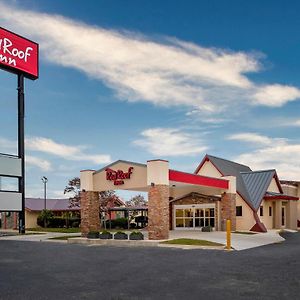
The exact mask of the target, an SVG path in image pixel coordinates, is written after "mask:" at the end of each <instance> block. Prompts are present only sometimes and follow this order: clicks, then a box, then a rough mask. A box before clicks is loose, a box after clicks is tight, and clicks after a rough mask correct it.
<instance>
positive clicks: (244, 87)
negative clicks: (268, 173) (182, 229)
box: [0, 0, 300, 200]
mask: <svg viewBox="0 0 300 300" xmlns="http://www.w3.org/2000/svg"><path fill="white" fill-rule="evenodd" d="M299 10H300V2H299V1H293V0H291V1H288V2H286V1H279V0H272V1H271V0H269V1H268V0H265V1H256V0H253V1H233V0H229V1H215V0H210V1H197V0H195V1H193V0H185V1H180V0H178V1H170V0H164V1H157V0H152V1H146V0H127V1H121V0H118V1H117V0H105V1H104V0H85V1H83V0H72V1H70V0H69V1H67V0H65V1H59V0H22V1H21V0H16V1H8V0H6V1H4V0H0V26H1V27H4V28H6V29H8V30H11V31H13V32H16V33H18V34H21V35H23V36H25V37H27V38H29V39H31V40H34V41H36V42H38V43H39V45H40V73H39V75H40V77H39V79H38V80H36V81H31V80H28V79H27V80H26V82H25V105H26V108H25V109H26V116H25V135H26V197H41V198H42V197H43V183H42V181H41V177H42V176H46V177H47V178H48V188H47V194H48V197H49V198H50V197H51V198H60V197H65V195H63V190H64V187H65V186H66V184H67V183H68V180H69V179H71V178H73V177H76V176H79V174H80V170H82V169H95V170H98V169H100V168H102V167H104V166H105V165H107V164H109V163H111V162H113V161H116V160H118V159H123V160H128V161H134V162H140V163H146V161H147V160H150V159H157V158H161V159H166V160H169V162H170V168H173V169H177V170H181V171H186V172H193V171H194V170H195V169H196V167H197V166H198V164H199V163H200V162H201V160H202V158H203V157H204V156H205V154H206V153H208V154H210V155H214V156H218V157H222V158H225V159H229V160H233V161H236V162H239V163H242V164H246V165H249V166H250V167H251V169H253V170H261V169H276V170H277V173H278V175H279V177H280V179H286V180H300V174H299V170H300V138H299V134H298V132H299V129H300V114H299V109H300V101H299V100H300V76H299V70H300V41H299V39H300V34H299V32H300V19H299V16H298V12H299ZM16 80H17V79H16V76H15V75H13V74H10V73H7V72H4V71H0V93H1V94H0V105H1V110H0V126H1V130H0V152H1V153H10V154H15V153H17V113H16V112H17V93H16ZM14 184H15V182H12V180H10V181H9V180H6V181H5V180H4V179H2V185H3V186H6V187H12V186H13V185H14ZM120 195H121V196H122V197H123V198H125V200H126V199H128V198H129V197H130V196H131V195H132V194H131V193H125V192H122V193H120Z"/></svg>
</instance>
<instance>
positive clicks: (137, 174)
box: [93, 162, 147, 191]
mask: <svg viewBox="0 0 300 300" xmlns="http://www.w3.org/2000/svg"><path fill="white" fill-rule="evenodd" d="M129 167H133V168H134V169H133V170H132V174H131V176H130V179H124V184H122V185H114V182H113V181H109V180H107V179H106V171H105V170H103V171H101V172H99V173H95V174H94V175H93V186H94V191H105V190H118V189H123V190H130V189H132V190H134V189H135V190H140V188H141V187H147V167H146V166H145V167H143V166H139V165H135V164H130V163H129V164H128V163H124V162H119V163H116V164H114V165H112V166H110V169H112V170H114V171H117V170H122V171H123V172H127V171H128V168H129Z"/></svg>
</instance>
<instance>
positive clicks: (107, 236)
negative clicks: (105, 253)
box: [99, 230, 112, 240]
mask: <svg viewBox="0 0 300 300" xmlns="http://www.w3.org/2000/svg"><path fill="white" fill-rule="evenodd" d="M99 237H100V239H102V240H110V239H112V234H111V233H110V232H109V231H107V230H103V231H102V232H101V233H100V235H99Z"/></svg>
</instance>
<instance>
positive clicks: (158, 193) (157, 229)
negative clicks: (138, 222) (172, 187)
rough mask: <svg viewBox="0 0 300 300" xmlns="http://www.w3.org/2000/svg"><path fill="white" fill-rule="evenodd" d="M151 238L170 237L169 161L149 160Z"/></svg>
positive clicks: (149, 220) (149, 221) (149, 230)
mask: <svg viewBox="0 0 300 300" xmlns="http://www.w3.org/2000/svg"><path fill="white" fill-rule="evenodd" d="M147 184H148V186H149V192H148V236H149V240H164V239H168V238H169V162H168V161H165V160H151V161H148V162H147Z"/></svg>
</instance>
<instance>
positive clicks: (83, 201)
mask: <svg viewBox="0 0 300 300" xmlns="http://www.w3.org/2000/svg"><path fill="white" fill-rule="evenodd" d="M80 208H81V225H80V226H81V234H82V236H86V235H87V234H88V233H89V232H90V231H99V230H100V218H99V193H98V192H81V193H80Z"/></svg>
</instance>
